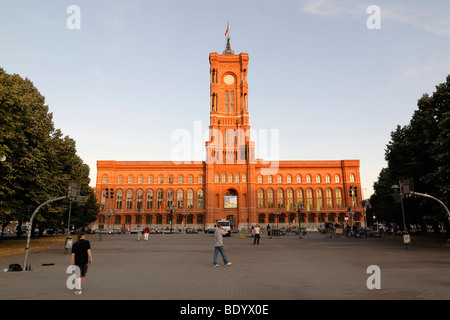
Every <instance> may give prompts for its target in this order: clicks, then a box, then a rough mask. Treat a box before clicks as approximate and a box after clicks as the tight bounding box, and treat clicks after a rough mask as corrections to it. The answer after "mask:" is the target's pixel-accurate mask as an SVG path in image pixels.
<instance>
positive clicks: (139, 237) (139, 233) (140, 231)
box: [137, 227, 142, 241]
mask: <svg viewBox="0 0 450 320" xmlns="http://www.w3.org/2000/svg"><path fill="white" fill-rule="evenodd" d="M137 232H138V241H141V235H142V229H141V227H138V228H137Z"/></svg>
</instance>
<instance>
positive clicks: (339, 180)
mask: <svg viewBox="0 0 450 320" xmlns="http://www.w3.org/2000/svg"><path fill="white" fill-rule="evenodd" d="M334 182H336V183H340V182H341V176H340V175H338V174H337V175H335V176H334Z"/></svg>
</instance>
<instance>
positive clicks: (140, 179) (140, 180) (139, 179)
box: [138, 176, 144, 184]
mask: <svg viewBox="0 0 450 320" xmlns="http://www.w3.org/2000/svg"><path fill="white" fill-rule="evenodd" d="M138 183H139V184H143V183H144V177H143V176H139V177H138Z"/></svg>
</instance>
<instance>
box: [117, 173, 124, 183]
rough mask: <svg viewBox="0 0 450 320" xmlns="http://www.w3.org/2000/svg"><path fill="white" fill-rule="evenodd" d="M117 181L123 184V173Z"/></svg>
mask: <svg viewBox="0 0 450 320" xmlns="http://www.w3.org/2000/svg"><path fill="white" fill-rule="evenodd" d="M117 182H118V183H119V184H122V183H123V176H122V175H120V176H119V178H118V179H117Z"/></svg>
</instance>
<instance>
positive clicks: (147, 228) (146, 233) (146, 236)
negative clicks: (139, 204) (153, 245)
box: [144, 226, 150, 241]
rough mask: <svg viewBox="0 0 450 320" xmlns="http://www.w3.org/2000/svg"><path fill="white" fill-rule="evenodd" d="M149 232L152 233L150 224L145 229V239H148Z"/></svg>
mask: <svg viewBox="0 0 450 320" xmlns="http://www.w3.org/2000/svg"><path fill="white" fill-rule="evenodd" d="M149 233H150V228H149V227H148V226H146V227H145V230H144V239H145V241H148V235H149Z"/></svg>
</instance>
